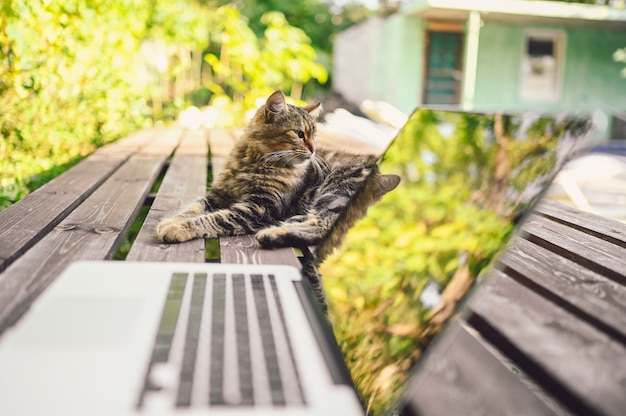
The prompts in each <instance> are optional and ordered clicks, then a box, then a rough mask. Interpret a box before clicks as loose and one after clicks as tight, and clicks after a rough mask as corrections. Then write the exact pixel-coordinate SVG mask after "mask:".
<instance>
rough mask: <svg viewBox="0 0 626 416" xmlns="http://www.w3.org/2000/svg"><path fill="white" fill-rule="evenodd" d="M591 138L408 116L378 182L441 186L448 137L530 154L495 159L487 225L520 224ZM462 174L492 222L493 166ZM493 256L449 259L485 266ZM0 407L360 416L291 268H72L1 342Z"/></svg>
mask: <svg viewBox="0 0 626 416" xmlns="http://www.w3.org/2000/svg"><path fill="white" fill-rule="evenodd" d="M590 127H591V126H590V125H589V123H587V122H586V121H584V120H580V119H574V118H569V117H565V116H559V115H557V116H545V115H543V116H540V115H534V114H519V115H502V114H488V113H485V114H477V113H463V112H459V111H443V110H433V109H418V110H416V112H415V113H414V114H413V115H412V116H411V117H410V119H409V121H408V122H407V124H406V125H405V126H404V128H403V129H402V130H401V132H400V134H399V135H398V136H397V138H396V139H395V140H394V141H393V143H392V144H391V146H390V147H389V149H388V150H387V152H385V155H384V157H383V158H382V163H381V170H382V171H383V172H393V173H398V174H400V175H401V176H402V178H403V181H402V183H401V185H400V187H399V188H398V189H396V190H395V191H393V192H396V193H397V192H413V191H412V189H415V186H416V185H419V184H420V182H422V183H425V184H431V185H432V184H434V183H436V182H437V181H444V180H447V179H446V178H445V177H444V176H443V174H442V172H438V171H436V170H434V169H435V168H436V167H437V164H438V163H439V162H441V161H443V158H444V157H446V158H449V157H450V152H451V147H450V146H449V145H447V144H446V140H448V141H450V142H452V138H455V137H457V136H455V135H463V140H469V141H470V142H471V146H470V147H471V148H473V149H474V150H475V151H476V155H477V156H478V155H483V156H484V155H491V156H492V157H495V158H497V157H504V156H503V154H500V155H499V156H498V155H497V154H496V153H497V150H498V143H499V142H501V140H502V139H503V138H505V139H506V140H508V141H510V143H513V141H515V142H516V143H518V144H520V146H521V148H524V146H526V145H527V144H529V143H532V141H533V140H536V141H541V142H540V143H541V146H538V147H537V148H536V149H535V150H534V151H533V152H529V154H528V157H525V158H523V160H522V159H520V160H515V159H511V158H509V159H507V161H506V163H508V165H507V169H509V172H510V178H512V177H515V178H516V179H515V180H513V181H510V183H507V184H506V189H503V188H502V183H503V182H502V181H500V183H499V184H498V186H499V187H500V188H499V189H498V192H499V195H500V200H498V201H497V202H498V209H499V210H500V211H499V212H501V213H503V215H502V216H503V217H506V218H507V219H508V221H511V222H515V223H519V218H520V217H521V216H522V215H523V214H524V213H525V212H526V211H527V210H528V208H530V207H532V206H533V204H534V202H535V201H536V200H537V199H538V197H539V196H540V195H541V193H542V192H543V191H544V190H545V189H546V188H547V186H548V184H549V183H550V181H551V179H553V178H554V175H555V174H556V171H557V170H558V169H559V168H560V167H561V166H562V165H563V163H564V162H565V160H566V159H567V157H568V156H569V155H571V154H572V152H574V151H576V150H577V149H579V148H580V147H581V146H583V144H584V143H585V141H586V139H587V138H588V136H589V134H590ZM457 138H458V137H457ZM520 146H518V148H517V150H519V148H520ZM511 148H516V147H515V146H511ZM437 149H439V150H441V151H443V152H447V155H439V154H437V153H436V151H437ZM485 149H486V150H485ZM453 150H454V149H452V152H453ZM453 153H454V152H453ZM462 159H463V158H459V160H462ZM465 160H470V161H472V163H473V165H472V166H469V167H467V166H465V167H464V166H458V171H457V169H456V166H454V165H453V166H452V171H454V172H452V174H454V175H457V176H456V179H455V180H458V175H465V176H464V178H466V179H467V180H466V181H465V182H467V184H468V186H471V187H475V189H474V188H468V189H467V192H460V193H459V196H461V197H463V198H465V199H466V200H464V201H462V202H463V204H474V205H475V206H477V207H478V208H479V209H482V208H484V209H492V208H489V207H487V205H486V203H485V201H484V200H481V198H483V199H484V198H487V197H491V198H493V192H491V191H493V189H490V186H493V184H490V183H488V182H485V181H482V180H481V179H480V178H481V177H482V176H483V174H484V173H485V171H486V170H489V169H492V168H493V166H491V165H490V164H489V163H487V159H480V160H478V159H476V160H475V159H474V158H471V157H470V158H467V157H466V158H465ZM422 168H424V169H423V170H422V171H421V170H420V169H422ZM440 173H441V174H440ZM484 176H485V177H487V176H488V175H484ZM500 179H502V178H500ZM415 209H416V211H418V210H422V209H424V207H416V208H415ZM492 210H493V209H492ZM409 214H410V213H409ZM496 215H497V213H496ZM406 221H407V225H406V228H405V229H409V228H410V227H412V226H414V224H415V223H416V220H415V219H414V218H413V217H412V216H411V215H408V214H407V215H406ZM381 244H382V243H381ZM498 244H499V245H500V246H501V247H504V246H505V244H506V241H504V240H503V241H500V242H498ZM497 254H498V250H493V249H490V250H489V256H490V258H484V259H483V258H471V256H474V254H473V253H459V257H462V256H464V258H466V259H467V260H468V261H469V260H471V261H472V262H473V263H474V264H477V263H479V264H483V263H484V264H485V265H487V264H488V263H490V262H491V260H492V258H495V256H496V255H497ZM389 273H392V271H389ZM401 393H402V388H401V389H399V390H398V391H397V392H396V396H398V397H399V396H401ZM0 395H1V399H0V414H3V415H5V414H6V415H11V416H18V415H40V414H42V415H43V414H46V415H49V414H60V415H68V416H69V415H94V414H106V415H134V414H147V415H150V414H171V415H177V414H184V415H193V414H207V413H209V414H214V415H239V414H255V415H264V414H267V415H270V414H271V415H276V414H289V415H313V414H314V415H342V416H343V415H361V414H364V408H363V405H362V404H361V403H360V401H359V398H358V395H357V393H356V391H355V389H354V387H353V385H352V381H351V378H350V375H349V373H348V372H347V370H346V367H345V364H344V362H343V359H342V358H341V355H340V354H339V352H338V349H337V346H336V342H335V339H334V336H333V335H332V331H330V329H329V326H328V325H327V322H326V321H325V318H324V317H323V316H321V315H320V314H319V312H318V310H317V308H316V305H315V301H314V300H313V298H312V296H311V294H310V293H309V291H308V288H307V285H306V284H305V283H304V282H303V281H302V280H301V276H300V275H299V273H298V272H297V270H296V269H295V268H290V267H287V266H270V265H267V266H259V265H225V264H175V263H132V262H114V261H102V262H79V263H75V264H73V265H71V266H70V267H69V268H68V269H67V270H66V271H65V272H64V273H63V274H62V275H61V276H60V277H59V278H58V279H57V280H56V281H55V282H54V283H53V284H52V285H51V286H50V287H49V288H48V290H46V291H45V292H44V293H43V294H42V295H41V296H40V297H39V298H38V299H37V300H36V301H35V302H34V304H33V305H32V307H31V309H30V310H29V311H28V312H27V313H26V314H25V315H24V317H23V318H22V319H21V320H20V321H19V322H18V324H17V325H16V326H14V327H13V328H10V329H9V330H7V331H6V332H5V334H3V336H2V338H0ZM396 410H397V411H401V409H396Z"/></svg>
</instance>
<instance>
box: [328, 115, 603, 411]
mask: <svg viewBox="0 0 626 416" xmlns="http://www.w3.org/2000/svg"><path fill="white" fill-rule="evenodd" d="M591 131H592V129H591V123H590V122H589V121H587V120H585V119H582V118H574V117H569V116H565V115H545V114H531V113H524V114H498V113H468V112H461V111H443V110H438V109H427V108H422V109H418V110H416V111H415V112H414V113H413V114H412V115H411V117H410V118H409V121H408V122H407V124H406V125H405V126H404V127H403V128H402V130H401V131H400V133H399V134H398V136H397V137H396V138H395V139H394V140H393V141H392V144H391V145H390V146H389V148H388V149H387V151H386V152H385V153H384V155H383V157H382V158H381V161H380V170H381V171H382V172H383V173H394V174H397V175H399V176H400V177H401V179H402V180H401V182H400V185H399V186H398V188H396V189H395V190H394V191H392V192H390V193H389V194H387V195H386V196H385V197H384V198H383V200H382V201H381V202H379V203H378V204H377V205H375V206H374V207H372V208H371V209H370V211H369V213H368V216H367V217H366V218H365V219H364V220H362V221H361V222H360V223H358V224H357V225H356V226H355V227H354V228H353V229H352V230H351V231H350V232H349V234H348V236H347V237H346V240H345V242H344V244H343V247H342V249H340V250H339V251H338V252H337V253H336V254H335V256H333V257H332V258H331V259H329V260H328V261H327V262H326V263H325V264H324V265H323V269H322V274H323V275H324V276H325V285H326V287H327V291H328V293H329V297H330V304H331V312H332V317H333V322H334V329H335V332H336V334H337V338H338V340H339V343H340V345H342V350H343V351H344V355H345V356H346V362H347V363H348V365H349V367H350V370H351V372H352V376H353V378H354V381H355V384H356V386H357V389H358V390H359V393H360V394H361V396H362V398H363V399H364V401H365V403H366V404H367V405H368V408H369V409H370V412H371V414H379V413H380V412H382V411H383V409H388V408H389V407H390V406H393V404H394V403H395V401H396V400H397V398H398V396H399V395H400V393H401V392H402V391H403V387H404V385H405V383H406V381H407V380H408V377H409V375H410V369H411V368H412V367H413V366H414V364H415V363H416V362H418V361H419V358H420V355H421V354H422V353H423V352H424V351H425V350H426V348H427V347H428V344H429V343H430V342H431V340H432V339H433V337H434V336H435V335H436V334H437V333H439V332H440V330H441V328H442V326H443V325H444V324H445V323H446V322H447V320H448V318H449V317H450V316H451V315H452V313H453V311H454V310H455V308H456V307H457V306H458V303H459V302H456V300H457V299H461V300H462V299H464V298H465V296H466V294H467V293H468V292H469V291H470V290H471V288H473V287H475V283H476V282H477V281H480V280H481V279H483V278H484V277H485V276H486V275H488V271H489V269H490V267H489V266H490V264H492V263H493V260H494V258H495V257H496V256H497V255H498V253H499V252H500V251H501V250H502V249H503V247H505V246H506V243H507V241H508V239H509V238H510V237H511V235H512V233H513V232H514V231H515V229H516V227H517V225H518V224H519V223H520V220H521V218H522V217H523V215H524V214H525V213H526V212H527V211H528V208H530V207H532V206H533V204H534V203H535V202H536V201H537V199H538V198H539V197H540V196H541V195H542V194H543V192H544V191H545V190H546V189H547V187H548V185H549V184H550V182H551V181H552V179H553V178H554V177H555V175H556V173H557V171H558V170H559V169H560V167H561V166H562V165H563V164H564V163H565V161H566V160H567V159H568V158H570V156H572V154H573V153H575V152H577V151H580V150H581V149H582V148H584V146H585V143H586V142H587V140H586V139H587V138H588V136H589V135H590V134H591Z"/></svg>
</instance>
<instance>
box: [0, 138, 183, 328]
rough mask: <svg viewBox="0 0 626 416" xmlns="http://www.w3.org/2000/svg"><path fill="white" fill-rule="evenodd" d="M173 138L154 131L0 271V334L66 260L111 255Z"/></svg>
mask: <svg viewBox="0 0 626 416" xmlns="http://www.w3.org/2000/svg"><path fill="white" fill-rule="evenodd" d="M177 140H178V137H175V136H173V135H168V134H162V135H159V134H157V135H156V137H155V140H153V141H152V142H151V143H150V147H149V149H146V151H145V153H144V152H140V153H137V154H135V155H133V156H132V157H131V158H130V159H129V160H128V161H127V162H126V163H124V165H122V166H121V167H120V168H119V169H118V170H116V171H115V173H114V174H113V175H111V177H109V178H108V179H107V180H106V181H105V182H104V183H103V184H102V185H101V186H100V187H98V189H97V190H96V191H95V192H94V193H93V194H92V195H90V196H89V197H88V198H87V199H86V200H85V201H84V202H83V203H82V204H80V205H79V206H78V207H77V208H76V209H75V210H74V211H72V212H71V213H70V214H69V215H68V216H67V217H66V218H65V219H64V220H63V221H61V222H60V223H59V225H58V226H57V227H55V229H54V230H53V231H52V232H50V233H49V234H47V235H46V236H44V237H43V238H42V239H41V240H40V241H39V242H38V243H37V244H36V245H34V246H33V247H32V248H31V249H30V250H28V251H27V252H26V253H25V254H24V255H22V256H21V257H20V258H19V259H17V260H16V261H15V262H14V263H13V264H11V265H10V266H9V267H8V268H7V269H6V270H5V271H4V272H3V273H2V274H0V333H1V332H2V331H4V330H5V329H6V327H7V326H8V325H10V324H11V323H13V322H15V320H16V319H18V318H19V317H20V316H21V314H22V313H23V312H24V310H25V309H26V308H27V307H28V306H29V305H30V303H31V302H32V300H33V299H35V297H36V296H37V295H39V293H41V292H42V291H43V290H44V289H45V288H46V287H47V286H48V285H49V284H50V282H52V281H53V280H54V279H55V278H56V277H57V276H58V275H59V274H60V273H61V272H62V271H63V270H64V269H65V268H66V267H67V266H68V265H69V264H70V263H72V262H73V261H76V260H98V259H109V258H111V257H112V256H113V255H114V254H115V252H116V250H117V248H118V247H119V245H120V243H121V241H122V240H123V237H124V235H125V233H126V231H127V230H128V227H129V226H130V224H131V223H132V221H133V219H134V216H135V215H136V213H137V211H138V210H139V208H140V207H141V205H142V203H143V201H144V199H145V197H146V195H147V193H148V192H149V190H150V188H151V186H152V184H153V183H154V181H155V179H156V177H157V176H158V174H159V172H160V170H161V168H162V165H163V163H165V160H166V159H167V156H169V154H170V153H171V152H172V150H173V149H174V147H175V145H176V142H177Z"/></svg>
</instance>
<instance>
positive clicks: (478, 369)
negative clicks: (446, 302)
mask: <svg viewBox="0 0 626 416" xmlns="http://www.w3.org/2000/svg"><path fill="white" fill-rule="evenodd" d="M470 331H471V329H470ZM508 365H509V363H505V362H501V361H499V360H498V359H497V358H496V356H494V355H493V354H492V353H491V351H490V350H489V349H488V348H487V347H486V346H485V345H484V341H482V340H480V339H479V338H478V337H477V336H476V335H474V334H472V333H471V332H468V329H467V328H466V327H464V326H463V324H462V323H459V322H455V323H453V324H451V325H450V327H449V328H448V329H447V331H445V332H444V333H443V334H442V337H441V338H440V339H438V340H437V343H436V344H435V345H432V346H431V347H430V350H429V351H428V352H427V355H426V356H425V357H423V358H422V361H421V362H420V364H419V368H418V372H417V373H416V374H415V375H414V377H413V379H412V380H411V382H410V384H409V388H408V390H407V393H406V395H405V397H404V398H403V401H404V406H403V407H404V409H403V413H402V414H407V415H423V416H428V415H442V414H446V415H514V416H518V415H553V414H555V413H554V412H553V411H552V410H551V409H550V407H548V406H547V405H546V404H545V403H544V402H543V401H542V400H541V399H540V398H539V397H537V396H536V395H535V394H534V393H533V392H532V391H531V390H530V389H529V388H528V387H527V385H526V384H524V383H523V382H522V381H520V379H518V377H517V374H516V372H517V370H516V368H515V367H508Z"/></svg>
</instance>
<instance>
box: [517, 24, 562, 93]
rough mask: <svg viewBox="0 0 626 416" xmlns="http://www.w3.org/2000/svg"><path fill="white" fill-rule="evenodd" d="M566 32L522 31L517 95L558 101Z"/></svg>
mask: <svg viewBox="0 0 626 416" xmlns="http://www.w3.org/2000/svg"><path fill="white" fill-rule="evenodd" d="M564 44H565V35H564V34H563V33H562V32H557V31H528V32H526V33H525V34H524V47H523V55H522V71H521V82H520V97H521V99H522V100H524V101H534V102H541V101H544V102H545V101H548V102H550V101H557V100H558V99H560V97H561V81H562V73H563V58H564V56H563V55H564V54H563V52H564V50H565V45H564Z"/></svg>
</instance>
